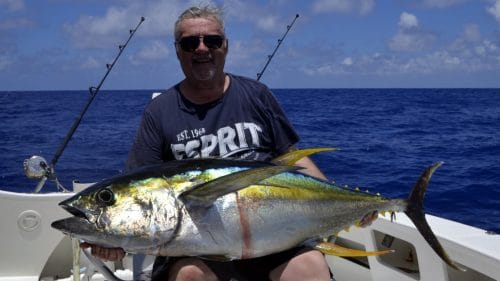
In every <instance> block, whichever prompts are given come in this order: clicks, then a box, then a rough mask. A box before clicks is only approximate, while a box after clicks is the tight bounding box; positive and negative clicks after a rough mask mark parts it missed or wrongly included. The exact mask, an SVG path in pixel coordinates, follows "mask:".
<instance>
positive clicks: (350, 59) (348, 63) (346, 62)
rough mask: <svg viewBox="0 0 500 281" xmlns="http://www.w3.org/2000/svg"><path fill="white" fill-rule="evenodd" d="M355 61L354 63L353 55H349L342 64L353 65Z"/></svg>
mask: <svg viewBox="0 0 500 281" xmlns="http://www.w3.org/2000/svg"><path fill="white" fill-rule="evenodd" d="M353 63H354V62H353V60H352V58H351V57H347V58H345V59H344V60H343V61H342V64H343V65H347V66H349V65H352V64H353Z"/></svg>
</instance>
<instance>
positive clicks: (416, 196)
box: [405, 162, 464, 271]
mask: <svg viewBox="0 0 500 281" xmlns="http://www.w3.org/2000/svg"><path fill="white" fill-rule="evenodd" d="M442 164H443V162H437V163H435V164H433V165H431V166H429V167H427V169H425V171H424V172H423V173H422V175H421V176H420V178H419V179H418V181H417V183H416V184H415V186H414V187H413V189H412V191H411V193H410V196H409V197H408V200H407V203H408V206H407V208H406V211H405V213H406V215H407V216H408V217H409V218H410V219H411V221H412V222H413V224H415V227H416V228H417V230H418V231H419V232H420V234H421V235H422V236H423V237H424V239H425V240H426V241H427V243H429V245H430V246H431V248H432V249H433V250H434V252H436V254H437V255H438V256H439V257H440V258H441V259H442V260H443V261H444V262H445V263H446V264H448V265H449V266H450V267H452V268H454V269H457V270H461V271H464V269H462V268H460V267H459V266H457V265H456V264H455V263H454V262H453V261H452V260H451V259H450V258H449V256H448V254H447V253H446V251H445V250H444V248H443V246H441V244H440V243H439V241H438V239H437V237H436V235H434V232H432V230H431V227H430V226H429V224H428V223H427V220H426V219H425V214H424V211H423V203H424V197H425V191H426V190H427V186H428V184H429V180H430V178H431V176H432V174H433V173H434V172H435V171H436V169H437V168H439V166H441V165H442Z"/></svg>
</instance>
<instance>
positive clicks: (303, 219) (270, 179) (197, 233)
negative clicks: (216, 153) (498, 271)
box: [52, 148, 458, 268]
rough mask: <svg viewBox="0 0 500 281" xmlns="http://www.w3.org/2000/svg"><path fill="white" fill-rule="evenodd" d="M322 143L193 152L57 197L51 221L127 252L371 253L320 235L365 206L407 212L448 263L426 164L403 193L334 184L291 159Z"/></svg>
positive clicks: (370, 210)
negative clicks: (262, 150)
mask: <svg viewBox="0 0 500 281" xmlns="http://www.w3.org/2000/svg"><path fill="white" fill-rule="evenodd" d="M325 150H332V149H329V148H320V149H306V150H298V151H294V152H291V153H289V154H286V155H284V156H282V157H279V158H277V159H275V161H273V163H263V162H254V161H242V160H230V159H191V160H179V161H171V162H167V163H164V164H161V165H158V166H150V167H145V168H142V169H139V170H136V171H134V172H132V173H129V174H127V175H121V176H117V177H114V178H111V179H108V180H105V181H102V182H100V183H97V184H95V185H93V186H91V187H89V188H87V189H86V190H84V191H82V192H80V193H78V194H76V195H74V196H73V197H71V198H69V199H67V200H65V201H63V202H61V203H60V205H61V206H62V207H63V208H65V209H66V210H67V211H69V212H70V213H72V214H73V215H74V217H71V218H67V219H63V220H59V221H56V222H54V223H53V224H52V227H54V228H56V229H59V230H61V231H63V232H64V233H66V234H70V235H72V236H75V237H77V238H79V239H81V240H83V241H86V242H90V243H94V244H98V245H101V246H106V247H121V248H123V249H125V251H127V252H131V253H143V254H152V255H162V256H199V257H204V258H214V259H219V260H220V259H221V258H224V259H227V260H231V259H247V258H253V257H259V256H263V255H268V254H271V253H275V252H279V251H282V250H286V249H289V248H292V247H295V246H298V245H307V246H311V247H313V248H316V249H318V250H320V251H321V252H323V253H325V254H329V255H339V256H367V255H379V254H385V253H388V252H390V250H388V251H378V252H365V251H357V250H353V249H346V248H342V247H340V246H337V245H334V244H331V243H328V242H325V238H327V237H329V236H332V235H334V234H335V233H338V232H340V231H341V230H343V229H345V228H348V227H350V226H353V225H356V224H359V222H360V220H361V219H362V218H364V217H366V216H367V215H370V214H374V213H375V212H383V211H387V210H390V211H404V212H405V213H406V214H407V215H408V216H409V217H410V218H411V219H412V221H413V222H414V223H415V225H416V227H417V229H418V230H419V232H420V233H421V234H422V236H423V237H424V238H425V239H426V241H427V242H428V243H429V244H430V246H431V247H432V248H433V249H434V251H435V252H436V253H437V254H438V255H439V256H440V257H441V258H442V259H443V260H444V261H445V262H446V263H447V264H448V265H450V266H451V267H453V268H458V267H457V266H456V265H455V264H454V263H453V262H452V261H451V260H450V258H449V257H448V256H447V254H446V253H445V251H444V249H443V248H442V246H441V245H440V243H439V241H438V240H437V238H436V237H435V235H434V234H433V232H432V230H431V229H430V227H429V225H428V224H427V222H426V220H425V215H424V213H423V211H422V207H423V206H422V204H423V198H424V193H425V191H426V188H427V184H428V182H429V179H430V177H431V176H432V174H433V172H434V171H435V170H436V169H437V168H438V167H439V166H440V165H441V163H437V164H434V165H432V166H430V167H429V168H427V169H426V170H425V171H424V172H423V174H422V175H421V177H420V178H419V180H418V181H417V183H416V185H415V187H414V188H413V190H412V192H411V193H410V196H409V198H408V199H407V200H404V199H387V198H383V197H381V196H380V195H374V194H370V193H366V192H364V191H357V190H354V189H350V188H346V187H339V186H336V185H335V184H333V183H330V182H327V181H323V180H320V179H317V178H314V177H310V176H307V175H304V174H302V173H300V172H299V171H297V170H298V169H299V168H298V167H296V166H292V165H293V164H294V163H295V162H296V161H297V160H298V159H300V158H302V157H304V156H307V155H310V154H313V153H316V152H319V151H325Z"/></svg>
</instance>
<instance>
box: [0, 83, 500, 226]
mask: <svg viewBox="0 0 500 281" xmlns="http://www.w3.org/2000/svg"><path fill="white" fill-rule="evenodd" d="M152 92H154V91H153V90H130V91H126V90H124V91H101V92H100V93H99V94H98V96H97V97H96V98H95V100H94V102H93V103H92V105H91V106H90V109H89V110H88V112H87V114H86V115H85V117H84V118H83V120H82V122H81V124H80V126H79V128H78V130H77V131H76V133H75V135H74V136H73V138H72V139H71V141H70V143H69V145H68V146H67V148H66V150H65V151H64V153H63V154H62V156H61V157H60V159H59V161H58V162H57V165H56V168H55V171H56V173H57V176H58V178H59V179H60V181H61V183H62V184H63V185H64V186H65V187H67V188H71V182H72V180H79V181H81V182H93V181H99V180H102V179H104V178H107V177H110V176H113V175H116V174H118V173H121V172H122V171H123V166H124V162H125V159H126V157H127V153H128V150H129V147H130V146H131V143H132V140H133V137H134V135H135V131H136V129H137V127H138V125H139V121H140V116H141V113H142V110H143V109H144V106H145V104H146V103H147V102H148V100H149V99H150V98H151V93H152ZM273 92H274V93H275V95H276V97H277V99H278V100H279V102H280V103H281V104H282V106H283V108H284V109H285V111H286V113H287V114H288V117H289V119H290V120H291V122H292V124H293V125H294V126H295V128H296V130H297V131H298V133H299V135H300V136H301V141H300V143H299V145H298V146H299V147H302V148H305V147H325V146H329V147H336V148H338V151H333V152H326V153H322V154H318V155H314V156H313V157H312V158H313V160H314V161H315V162H316V164H317V165H318V166H319V167H320V169H321V170H322V171H323V172H324V173H325V174H326V175H327V176H328V177H329V179H331V180H335V181H336V182H337V183H338V184H341V185H349V186H352V187H355V186H358V187H360V188H362V189H363V190H364V189H367V190H369V191H371V192H379V193H381V194H382V195H384V196H387V197H406V196H407V195H408V192H409V191H410V190H411V188H412V187H413V184H414V183H415V181H416V180H417V178H418V177H419V175H420V174H421V172H422V171H423V170H424V169H425V168H426V167H427V166H428V165H430V164H432V163H435V162H437V161H444V165H443V166H442V167H441V168H439V169H438V170H437V172H436V173H435V174H434V176H433V177H432V180H431V183H430V185H429V189H428V192H427V195H426V201H425V207H426V212H427V213H430V214H433V215H436V216H440V217H444V218H448V219H452V220H455V221H459V222H462V223H465V224H469V225H473V226H476V227H480V228H483V229H485V230H489V231H493V232H496V233H500V126H499V124H500V89H274V90H273ZM88 98H89V94H88V92H86V91H54V92H52V91H31V92H30V91H25V92H0V155H1V161H0V189H3V190H8V191H16V192H32V191H34V189H35V186H36V184H37V182H36V181H33V180H29V179H27V178H26V177H25V176H24V174H23V160H24V159H26V158H28V157H30V156H31V155H41V156H43V157H44V158H46V159H47V161H50V160H51V159H52V157H53V156H54V153H55V152H56V150H57V148H58V147H59V146H60V145H61V143H62V141H63V139H64V137H65V135H66V134H67V132H68V130H69V128H70V127H71V125H72V124H73V122H74V120H75V119H76V117H77V116H78V115H79V114H80V112H81V110H82V108H83V106H84V105H85V104H86V103H87V101H88ZM55 190H56V188H55V185H54V183H53V182H47V183H46V184H45V187H44V189H43V190H42V192H51V191H55Z"/></svg>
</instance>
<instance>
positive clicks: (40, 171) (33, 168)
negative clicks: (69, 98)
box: [24, 17, 145, 193]
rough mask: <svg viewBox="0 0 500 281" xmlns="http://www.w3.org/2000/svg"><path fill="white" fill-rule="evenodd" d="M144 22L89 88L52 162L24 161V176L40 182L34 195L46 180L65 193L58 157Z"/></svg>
mask: <svg viewBox="0 0 500 281" xmlns="http://www.w3.org/2000/svg"><path fill="white" fill-rule="evenodd" d="M144 20H145V18H144V17H141V19H140V21H139V23H138V24H137V26H136V27H135V28H134V29H130V30H129V37H128V39H127V41H126V42H125V43H124V44H123V45H119V46H118V49H119V52H118V54H117V55H116V57H115V59H114V60H113V62H112V63H110V64H106V69H107V71H106V73H105V74H104V76H103V77H102V79H101V81H100V82H99V84H98V85H97V87H93V86H92V87H89V94H90V97H89V100H88V102H87V104H86V105H85V106H84V108H83V110H82V111H81V113H80V115H78V117H77V118H76V119H75V121H74V122H73V125H72V126H71V128H70V130H69V131H68V133H67V134H66V137H65V138H64V140H63V142H62V143H61V145H60V146H59V148H58V149H57V151H56V153H55V154H54V157H53V158H52V160H51V161H50V163H49V164H48V163H47V161H45V159H44V158H43V157H41V156H32V157H30V158H29V159H26V160H24V173H25V174H26V176H27V177H28V178H32V179H40V182H39V183H38V185H37V186H36V188H35V193H38V192H40V190H41V189H42V187H43V186H44V184H45V182H46V181H47V179H50V180H53V181H55V183H56V185H57V187H58V189H62V190H63V191H67V190H66V189H65V188H64V187H63V186H62V185H61V183H60V182H59V180H58V179H57V176H56V174H55V170H54V168H55V166H56V164H57V161H58V160H59V157H61V155H62V153H63V152H64V149H65V148H66V146H67V145H68V143H69V141H70V140H71V138H72V137H73V134H74V133H75V131H76V129H77V128H78V126H79V125H80V122H81V121H82V119H83V116H84V115H85V113H86V112H87V110H88V108H89V107H90V104H91V103H92V101H93V100H94V98H95V97H96V96H97V94H98V93H99V90H100V89H101V86H102V84H103V83H104V81H105V80H106V78H107V77H108V75H109V73H110V72H111V70H112V69H113V67H114V66H115V64H116V62H117V60H118V58H119V57H120V56H121V54H122V53H123V50H125V48H126V47H127V45H128V43H129V42H130V40H131V39H132V37H133V36H134V34H135V32H136V31H137V29H138V28H139V27H140V25H141V24H142V23H143V22H144Z"/></svg>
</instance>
